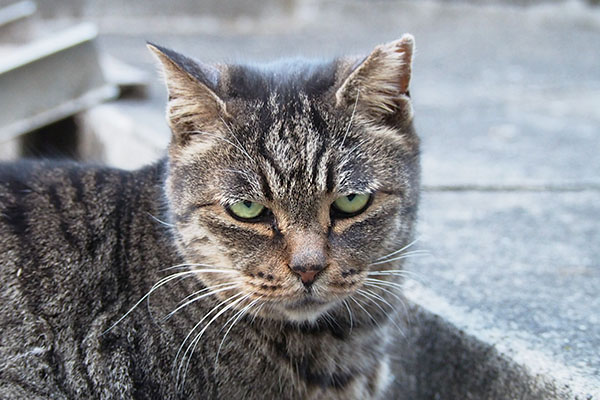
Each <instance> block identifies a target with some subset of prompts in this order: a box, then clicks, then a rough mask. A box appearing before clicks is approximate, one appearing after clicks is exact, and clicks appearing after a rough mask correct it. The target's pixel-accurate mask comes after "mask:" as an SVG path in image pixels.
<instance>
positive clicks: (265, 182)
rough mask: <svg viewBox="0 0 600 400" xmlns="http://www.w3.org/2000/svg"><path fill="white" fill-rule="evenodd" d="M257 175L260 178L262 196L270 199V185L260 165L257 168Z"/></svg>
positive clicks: (271, 196) (271, 195)
mask: <svg viewBox="0 0 600 400" xmlns="http://www.w3.org/2000/svg"><path fill="white" fill-rule="evenodd" d="M258 177H259V179H260V187H261V188H262V192H263V196H265V199H267V200H269V201H272V200H273V192H272V191H271V187H270V186H269V181H268V180H267V176H266V175H265V172H264V171H263V169H262V168H261V167H259V168H258Z"/></svg>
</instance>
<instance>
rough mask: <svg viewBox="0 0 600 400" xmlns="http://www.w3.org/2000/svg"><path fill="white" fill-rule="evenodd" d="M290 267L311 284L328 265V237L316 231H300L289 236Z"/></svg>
mask: <svg viewBox="0 0 600 400" xmlns="http://www.w3.org/2000/svg"><path fill="white" fill-rule="evenodd" d="M288 246H289V253H290V254H289V257H290V261H289V267H290V269H291V270H292V271H294V272H295V273H297V274H298V275H300V278H301V279H302V282H303V283H304V284H310V283H312V281H313V280H314V278H315V276H316V275H317V274H318V273H319V272H320V271H321V270H323V269H324V268H325V266H326V264H327V254H326V250H327V249H326V236H325V235H324V234H323V233H321V232H318V231H315V230H308V229H306V230H298V231H295V232H293V233H290V234H289V235H288Z"/></svg>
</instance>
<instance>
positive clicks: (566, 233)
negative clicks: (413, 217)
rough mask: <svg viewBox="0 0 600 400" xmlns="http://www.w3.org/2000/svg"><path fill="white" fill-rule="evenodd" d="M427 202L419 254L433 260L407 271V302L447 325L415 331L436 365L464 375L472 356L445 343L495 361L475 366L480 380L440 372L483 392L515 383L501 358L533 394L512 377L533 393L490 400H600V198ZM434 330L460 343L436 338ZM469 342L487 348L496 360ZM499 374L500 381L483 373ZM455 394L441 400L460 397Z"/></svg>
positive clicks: (486, 197)
mask: <svg viewBox="0 0 600 400" xmlns="http://www.w3.org/2000/svg"><path fill="white" fill-rule="evenodd" d="M422 200H423V201H422V207H421V213H420V214H421V218H420V221H419V227H420V234H421V240H420V244H419V245H418V246H419V247H420V248H421V249H425V250H428V251H429V252H430V254H431V255H430V256H427V257H420V258H419V259H416V258H415V259H413V260H411V262H410V263H409V270H410V271H412V273H411V276H412V277H414V280H416V281H417V282H419V283H418V284H417V283H411V284H408V286H407V290H406V293H407V297H408V298H409V299H410V300H411V301H413V302H415V303H416V304H420V305H421V306H422V307H423V308H424V309H425V310H427V312H429V313H432V314H434V315H440V316H442V317H443V318H445V321H444V323H441V322H440V321H439V320H435V319H432V318H431V316H430V315H428V314H427V312H425V313H424V315H425V317H422V318H421V319H419V322H417V323H415V325H416V326H417V328H416V330H417V331H418V332H417V335H416V336H417V337H421V339H420V340H421V342H418V343H417V344H416V348H418V349H419V352H423V354H424V356H425V357H429V358H431V360H432V361H431V362H434V363H435V362H438V363H439V362H440V361H442V360H446V361H447V362H449V363H450V364H452V363H458V364H459V365H461V366H464V365H463V364H464V363H463V361H464V360H461V359H462V358H463V357H464V354H465V353H463V352H456V353H454V356H452V352H450V353H448V351H449V350H445V352H442V353H440V349H443V348H445V347H446V345H442V344H440V343H444V341H451V342H452V343H453V344H450V343H448V345H452V346H457V345H458V344H457V343H464V346H465V347H466V348H467V349H468V350H467V353H466V354H471V353H472V354H473V356H474V357H475V356H477V357H480V356H483V355H485V356H486V357H487V356H489V357H490V358H489V360H487V361H485V362H481V363H475V365H476V367H473V368H472V371H471V372H472V373H473V374H472V375H471V374H469V373H466V372H465V371H463V370H460V369H459V370H458V371H455V370H453V369H452V368H451V366H449V365H448V366H445V367H444V368H442V370H441V371H438V373H445V374H450V375H447V376H455V374H460V375H462V374H466V375H467V376H465V377H462V378H461V379H467V378H468V379H469V383H468V385H471V386H472V385H473V383H474V382H479V385H478V386H477V385H475V386H477V387H478V388H479V389H478V390H484V391H481V392H478V393H480V395H483V394H484V393H487V392H485V390H490V391H494V390H496V389H494V388H495V387H496V386H497V385H498V384H499V383H502V382H503V380H505V379H508V378H509V376H508V375H507V374H508V373H507V372H506V371H505V370H503V369H502V368H500V364H498V363H499V362H500V361H499V360H498V354H500V355H503V356H506V357H507V359H510V360H512V361H513V362H514V363H516V364H517V365H519V367H520V368H521V369H522V371H523V374H525V375H522V376H528V378H527V380H526V381H525V382H526V383H527V384H526V385H524V386H518V383H517V382H515V380H514V379H509V381H511V382H513V386H514V389H515V390H525V389H526V388H530V389H532V391H531V393H529V394H527V396H525V397H522V396H516V395H514V396H513V395H511V396H510V397H502V396H499V395H497V394H496V395H491V394H490V395H489V397H488V395H487V394H486V396H485V397H483V398H494V399H496V398H497V399H500V398H528V399H529V398H533V399H535V398H544V399H545V398H574V397H567V394H570V395H572V396H575V395H579V396H580V397H579V398H591V397H581V396H592V395H593V396H595V397H594V398H597V396H600V378H599V377H600V353H599V351H598V349H599V348H600V313H598V312H597V310H600V296H599V295H598V287H600V264H599V263H598V260H600V246H598V244H600V225H599V223H598V219H597V216H598V215H600V192H598V191H596V190H589V191H578V192H569V193H565V192H562V193H560V192H552V191H545V192H534V193H531V192H529V193H528V192H508V193H507V192H476V191H472V192H427V193H425V194H424V195H423V199H422ZM423 321H426V323H423ZM444 324H450V325H451V326H454V327H456V328H458V329H459V330H462V331H457V330H456V329H451V328H448V327H444ZM431 326H438V328H439V327H441V329H443V330H445V331H447V333H448V335H450V336H447V335H446V334H444V335H440V336H439V337H436V338H435V339H432V337H431V336H428V335H429V333H431ZM409 329H411V330H414V329H415V328H410V324H409ZM423 329H425V330H426V331H425V332H429V333H427V334H423V333H422V332H423V331H422V330H423ZM466 335H471V336H473V337H476V338H478V339H479V341H480V342H482V343H485V344H486V345H488V346H489V349H488V350H490V351H491V350H492V349H493V352H492V353H490V354H491V355H486V354H487V353H486V351H484V350H485V346H483V347H481V345H480V344H476V343H471V342H470V341H469V339H468V337H466ZM407 336H408V337H413V336H414V334H409V335H407ZM469 343H470V344H469ZM431 348H434V349H435V351H433V352H432V350H431ZM480 353H481V354H480ZM439 354H446V356H447V357H446V356H444V357H442V358H439V357H441V356H440V355H439ZM436 358H439V359H437V361H436ZM419 365H420V366H419V368H417V370H419V371H421V368H423V364H419ZM491 367H492V368H496V369H497V370H498V371H503V372H502V374H500V375H498V376H493V375H489V374H486V373H482V368H484V369H487V368H491ZM429 368H434V367H433V366H430V367H429ZM436 368H437V367H436ZM461 368H462V367H461ZM434 369H435V368H434ZM435 370H436V371H437V369H435ZM470 370H471V367H469V368H467V370H466V371H470ZM443 371H445V372H443ZM461 371H462V372H461ZM490 373H491V372H490ZM538 375H539V376H540V377H545V378H537V377H536V376H538ZM548 377H551V378H553V379H552V380H548ZM433 381H434V382H435V381H436V380H435V379H434V380H433ZM533 383H535V385H534V384H533ZM539 385H541V386H540V387H538V386H539ZM533 388H537V389H536V391H533ZM507 389H508V387H507ZM470 390H472V389H470ZM511 390H512V389H511ZM538 391H539V392H538ZM446 393H447V394H446V395H443V396H442V398H457V397H452V396H450V397H448V396H449V395H448V393H450V392H446ZM455 393H458V392H455ZM465 393H466V392H465ZM490 393H491V392H490ZM515 393H520V392H518V391H517V392H515ZM523 393H526V392H523ZM535 393H540V395H543V396H542V397H537V396H538V395H537V394H535ZM465 395H466V394H465ZM551 395H554V396H557V397H548V396H551ZM544 396H547V397H544ZM561 396H563V397H561ZM425 398H429V397H425ZM467 398H468V397H467ZM473 398H482V397H477V396H475V397H473Z"/></svg>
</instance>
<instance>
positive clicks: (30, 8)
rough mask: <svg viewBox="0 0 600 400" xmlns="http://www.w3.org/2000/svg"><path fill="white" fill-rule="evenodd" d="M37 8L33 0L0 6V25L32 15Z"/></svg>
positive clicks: (3, 25)
mask: <svg viewBox="0 0 600 400" xmlns="http://www.w3.org/2000/svg"><path fill="white" fill-rule="evenodd" d="M36 10H37V6H36V5H35V3H34V2H33V1H21V2H19V3H15V4H11V5H10V6H7V7H3V8H0V27H5V26H6V25H9V24H11V23H14V22H17V21H20V20H22V19H24V18H27V17H30V16H32V15H33V14H34V13H35V12H36Z"/></svg>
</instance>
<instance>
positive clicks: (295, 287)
mask: <svg viewBox="0 0 600 400" xmlns="http://www.w3.org/2000/svg"><path fill="white" fill-rule="evenodd" d="M412 43H413V42H412V38H411V37H409V36H406V37H404V38H402V39H400V40H399V41H397V42H393V43H390V44H388V45H384V46H380V47H378V48H376V50H375V51H374V52H373V53H372V54H371V55H370V56H369V57H367V58H366V59H365V61H362V62H358V63H357V62H356V60H351V59H338V60H335V61H333V62H328V63H307V62H304V61H300V60H296V61H294V62H288V63H280V64H277V65H270V66H265V67H249V66H239V65H222V66H216V67H209V66H204V65H202V64H200V63H197V62H195V61H193V60H191V59H189V58H186V57H184V56H181V55H179V54H177V53H175V52H173V51H171V50H167V49H163V48H160V47H158V46H154V45H151V49H152V50H153V51H154V52H155V54H157V56H158V58H159V59H160V61H161V62H162V64H163V66H164V70H165V76H166V79H167V86H168V89H169V106H168V114H167V115H168V118H169V122H170V125H171V128H172V130H173V140H172V142H171V145H170V147H169V156H168V158H166V159H164V160H161V161H160V162H158V163H157V164H155V165H151V166H148V167H146V168H143V169H140V170H138V171H134V172H124V171H120V170H114V169H109V168H104V167H94V166H82V165H78V164H72V163H66V162H65V163H56V162H53V163H51V162H37V163H35V162H20V163H17V164H11V165H2V166H1V167H0V250H1V251H0V266H1V269H0V281H1V282H2V288H1V289H0V333H1V337H2V346H0V365H1V366H2V367H1V368H0V398H7V399H17V398H57V399H61V398H65V399H66V398H69V399H70V398H78V399H79V398H80V399H92V398H99V399H113V398H124V399H128V398H134V399H144V398H152V399H155V398H160V399H180V398H181V399H183V398H212V399H231V398H245V399H281V398H285V399H378V398H385V396H386V390H387V387H388V385H389V383H390V382H391V380H392V379H393V375H392V373H391V372H390V369H389V365H388V363H389V361H388V358H389V345H390V343H391V342H392V340H393V338H394V336H396V335H397V334H398V333H397V330H396V326H395V325H394V322H393V320H394V318H396V316H397V313H398V311H400V310H401V305H400V298H401V297H400V296H401V293H397V292H396V293H395V292H394V291H395V286H394V285H396V284H397V283H398V282H397V280H398V279H399V278H397V277H395V276H391V275H385V276H377V277H378V278H380V279H382V281H383V282H387V283H388V284H387V286H381V285H379V286H369V283H368V282H369V280H368V279H369V276H373V275H369V274H373V273H375V272H377V271H378V270H387V269H391V268H394V269H397V268H400V264H401V262H395V263H391V262H390V264H386V263H385V262H384V263H380V264H375V265H371V264H372V263H373V262H374V261H376V260H378V259H381V257H384V261H385V256H386V255H388V254H390V253H391V252H393V251H395V250H397V249H399V248H401V247H403V246H406V245H407V244H409V242H410V241H411V238H412V231H413V225H414V222H415V215H416V209H417V204H418V193H419V142H418V138H417V136H416V134H415V133H414V131H413V128H412V109H411V105H410V100H409V97H408V82H409V79H410V63H411V55H412V46H413V44H412ZM352 193H365V194H371V195H372V202H371V203H370V205H369V207H368V208H367V209H366V211H365V212H363V213H362V214H359V215H357V216H355V217H352V218H347V219H336V218H334V217H333V214H332V212H331V204H332V202H333V201H334V200H335V199H336V198H337V197H339V196H344V195H348V194H352ZM240 200H251V201H256V202H260V203H262V204H264V205H265V206H266V207H268V209H269V210H270V212H269V213H268V215H267V217H265V219H264V220H261V221H259V222H256V223H249V222H243V221H239V220H237V219H235V218H233V217H232V216H231V215H230V214H229V213H228V212H227V210H226V208H227V207H229V206H231V205H232V204H233V203H235V202H237V201H240ZM315 254H318V255H319V257H316V256H315ZM305 256H306V257H308V258H307V260H308V259H310V260H313V259H319V260H321V259H323V260H325V261H324V262H325V264H326V265H325V269H323V270H322V271H321V272H319V274H318V275H317V279H316V280H315V282H314V283H313V285H312V286H311V287H310V289H306V288H305V286H304V285H303V284H302V282H301V281H300V279H299V276H298V275H297V274H296V273H294V272H293V271H292V270H291V266H290V265H291V260H292V259H294V260H295V259H298V258H299V257H300V258H301V257H305ZM311 257H312V258H311ZM165 278H166V280H165ZM161 279H162V281H161ZM157 282H161V285H160V287H156V286H154V285H155V284H156V283H157ZM209 289H210V290H211V292H210V293H208V290H209ZM202 290H205V291H203V292H201V291H202ZM148 294H150V295H149V296H148ZM203 294H205V295H203ZM190 295H191V297H190ZM195 297H197V299H196V301H191V300H190V299H192V300H194V298H195ZM140 299H143V300H145V301H143V302H139V301H138V300H140ZM182 301H183V303H184V305H185V306H181V304H182ZM186 301H187V302H188V303H189V304H187V305H186V304H185V303H186ZM135 305H137V306H136V307H134V306H135ZM132 307H133V308H132ZM174 311H176V312H174ZM173 312H174V313H173ZM170 314H172V316H171V317H170V318H169V319H167V320H165V319H164V318H163V317H165V316H169V315H170ZM122 317H124V318H122ZM198 335H201V336H198ZM178 349H180V351H179V352H178Z"/></svg>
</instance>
